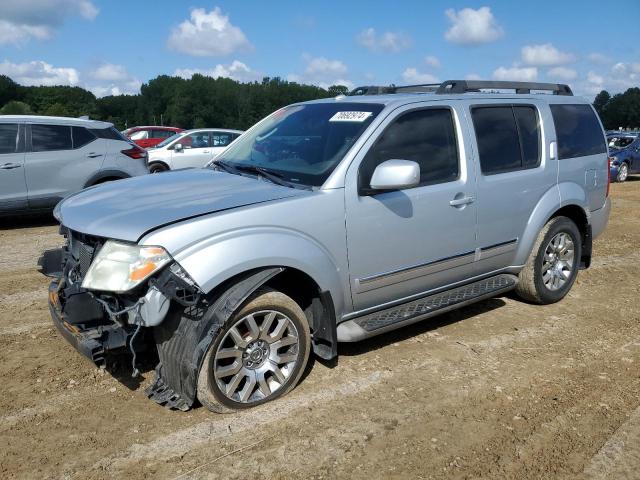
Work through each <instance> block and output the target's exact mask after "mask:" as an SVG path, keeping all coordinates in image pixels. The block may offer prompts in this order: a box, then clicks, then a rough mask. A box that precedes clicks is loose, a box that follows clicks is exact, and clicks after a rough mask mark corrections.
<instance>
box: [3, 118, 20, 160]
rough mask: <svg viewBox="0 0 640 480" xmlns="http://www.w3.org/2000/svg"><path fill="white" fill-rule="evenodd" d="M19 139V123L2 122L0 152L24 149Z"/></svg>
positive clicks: (13, 151) (14, 151)
mask: <svg viewBox="0 0 640 480" xmlns="http://www.w3.org/2000/svg"><path fill="white" fill-rule="evenodd" d="M19 140H20V137H19V136H18V124H17V123H0V154H2V153H16V152H19V151H20V150H22V149H21V148H20V144H19Z"/></svg>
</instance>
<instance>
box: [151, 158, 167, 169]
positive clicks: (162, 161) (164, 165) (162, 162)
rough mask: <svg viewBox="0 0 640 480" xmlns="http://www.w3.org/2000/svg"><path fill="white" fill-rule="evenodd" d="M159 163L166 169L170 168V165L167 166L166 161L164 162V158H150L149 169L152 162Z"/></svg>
mask: <svg viewBox="0 0 640 480" xmlns="http://www.w3.org/2000/svg"><path fill="white" fill-rule="evenodd" d="M158 163H159V164H160V165H162V166H163V167H165V168H166V169H167V170H171V167H170V166H169V164H168V163H167V162H165V161H164V160H152V161H150V162H149V169H151V166H152V165H154V164H158Z"/></svg>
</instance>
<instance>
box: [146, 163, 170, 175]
mask: <svg viewBox="0 0 640 480" xmlns="http://www.w3.org/2000/svg"><path fill="white" fill-rule="evenodd" d="M168 170H169V167H167V166H166V165H165V164H164V163H159V162H156V163H152V164H151V165H149V173H162V172H166V171H168Z"/></svg>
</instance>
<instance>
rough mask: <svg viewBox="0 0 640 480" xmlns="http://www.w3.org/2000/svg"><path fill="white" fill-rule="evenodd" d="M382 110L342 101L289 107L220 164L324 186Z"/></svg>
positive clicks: (259, 127)
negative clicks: (257, 170)
mask: <svg viewBox="0 0 640 480" xmlns="http://www.w3.org/2000/svg"><path fill="white" fill-rule="evenodd" d="M383 108H384V105H381V104H368V103H342V102H336V103H311V104H304V105H294V106H291V107H285V108H282V109H280V110H278V111H277V112H275V113H273V114H271V115H270V116H268V117H267V118H265V119H264V120H262V121H261V122H260V123H259V124H258V125H257V126H256V127H255V128H254V129H252V130H251V131H250V132H248V133H246V134H244V135H242V136H241V137H240V138H238V140H236V142H234V143H232V144H231V146H230V147H229V148H228V149H227V150H225V151H224V153H222V154H221V155H220V156H219V157H217V158H216V162H219V163H223V164H225V165H227V166H230V167H232V168H234V167H235V168H238V169H241V170H245V171H248V170H249V169H250V168H253V169H254V170H255V169H256V168H257V169H260V170H262V171H264V172H267V173H272V174H275V175H277V176H278V177H280V178H282V179H284V180H286V181H287V182H290V183H294V184H301V185H308V186H314V187H319V186H320V185H322V184H323V183H324V181H325V180H326V179H327V178H328V177H329V175H330V174H331V172H332V171H333V170H334V168H335V167H336V166H337V165H338V163H339V162H340V160H342V158H343V157H344V155H345V154H346V153H347V151H349V149H350V148H351V146H352V145H353V144H354V143H355V141H356V140H357V139H358V137H359V136H360V135H362V132H364V130H365V129H366V128H367V127H368V126H369V125H370V124H371V122H372V121H373V119H374V118H375V117H376V116H377V115H378V114H379V113H380V111H381V110H382V109H383Z"/></svg>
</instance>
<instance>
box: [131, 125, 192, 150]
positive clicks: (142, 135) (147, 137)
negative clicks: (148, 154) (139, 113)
mask: <svg viewBox="0 0 640 480" xmlns="http://www.w3.org/2000/svg"><path fill="white" fill-rule="evenodd" d="M180 132H184V129H182V128H176V127H158V126H146V127H133V128H128V129H127V130H125V131H123V132H122V133H123V135H125V136H126V137H128V138H130V139H131V140H133V141H134V142H135V143H136V144H137V145H139V146H141V147H142V148H152V147H155V146H156V145H158V144H159V143H160V142H162V141H164V140H166V139H167V138H169V137H171V136H173V135H175V134H176V133H180Z"/></svg>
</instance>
